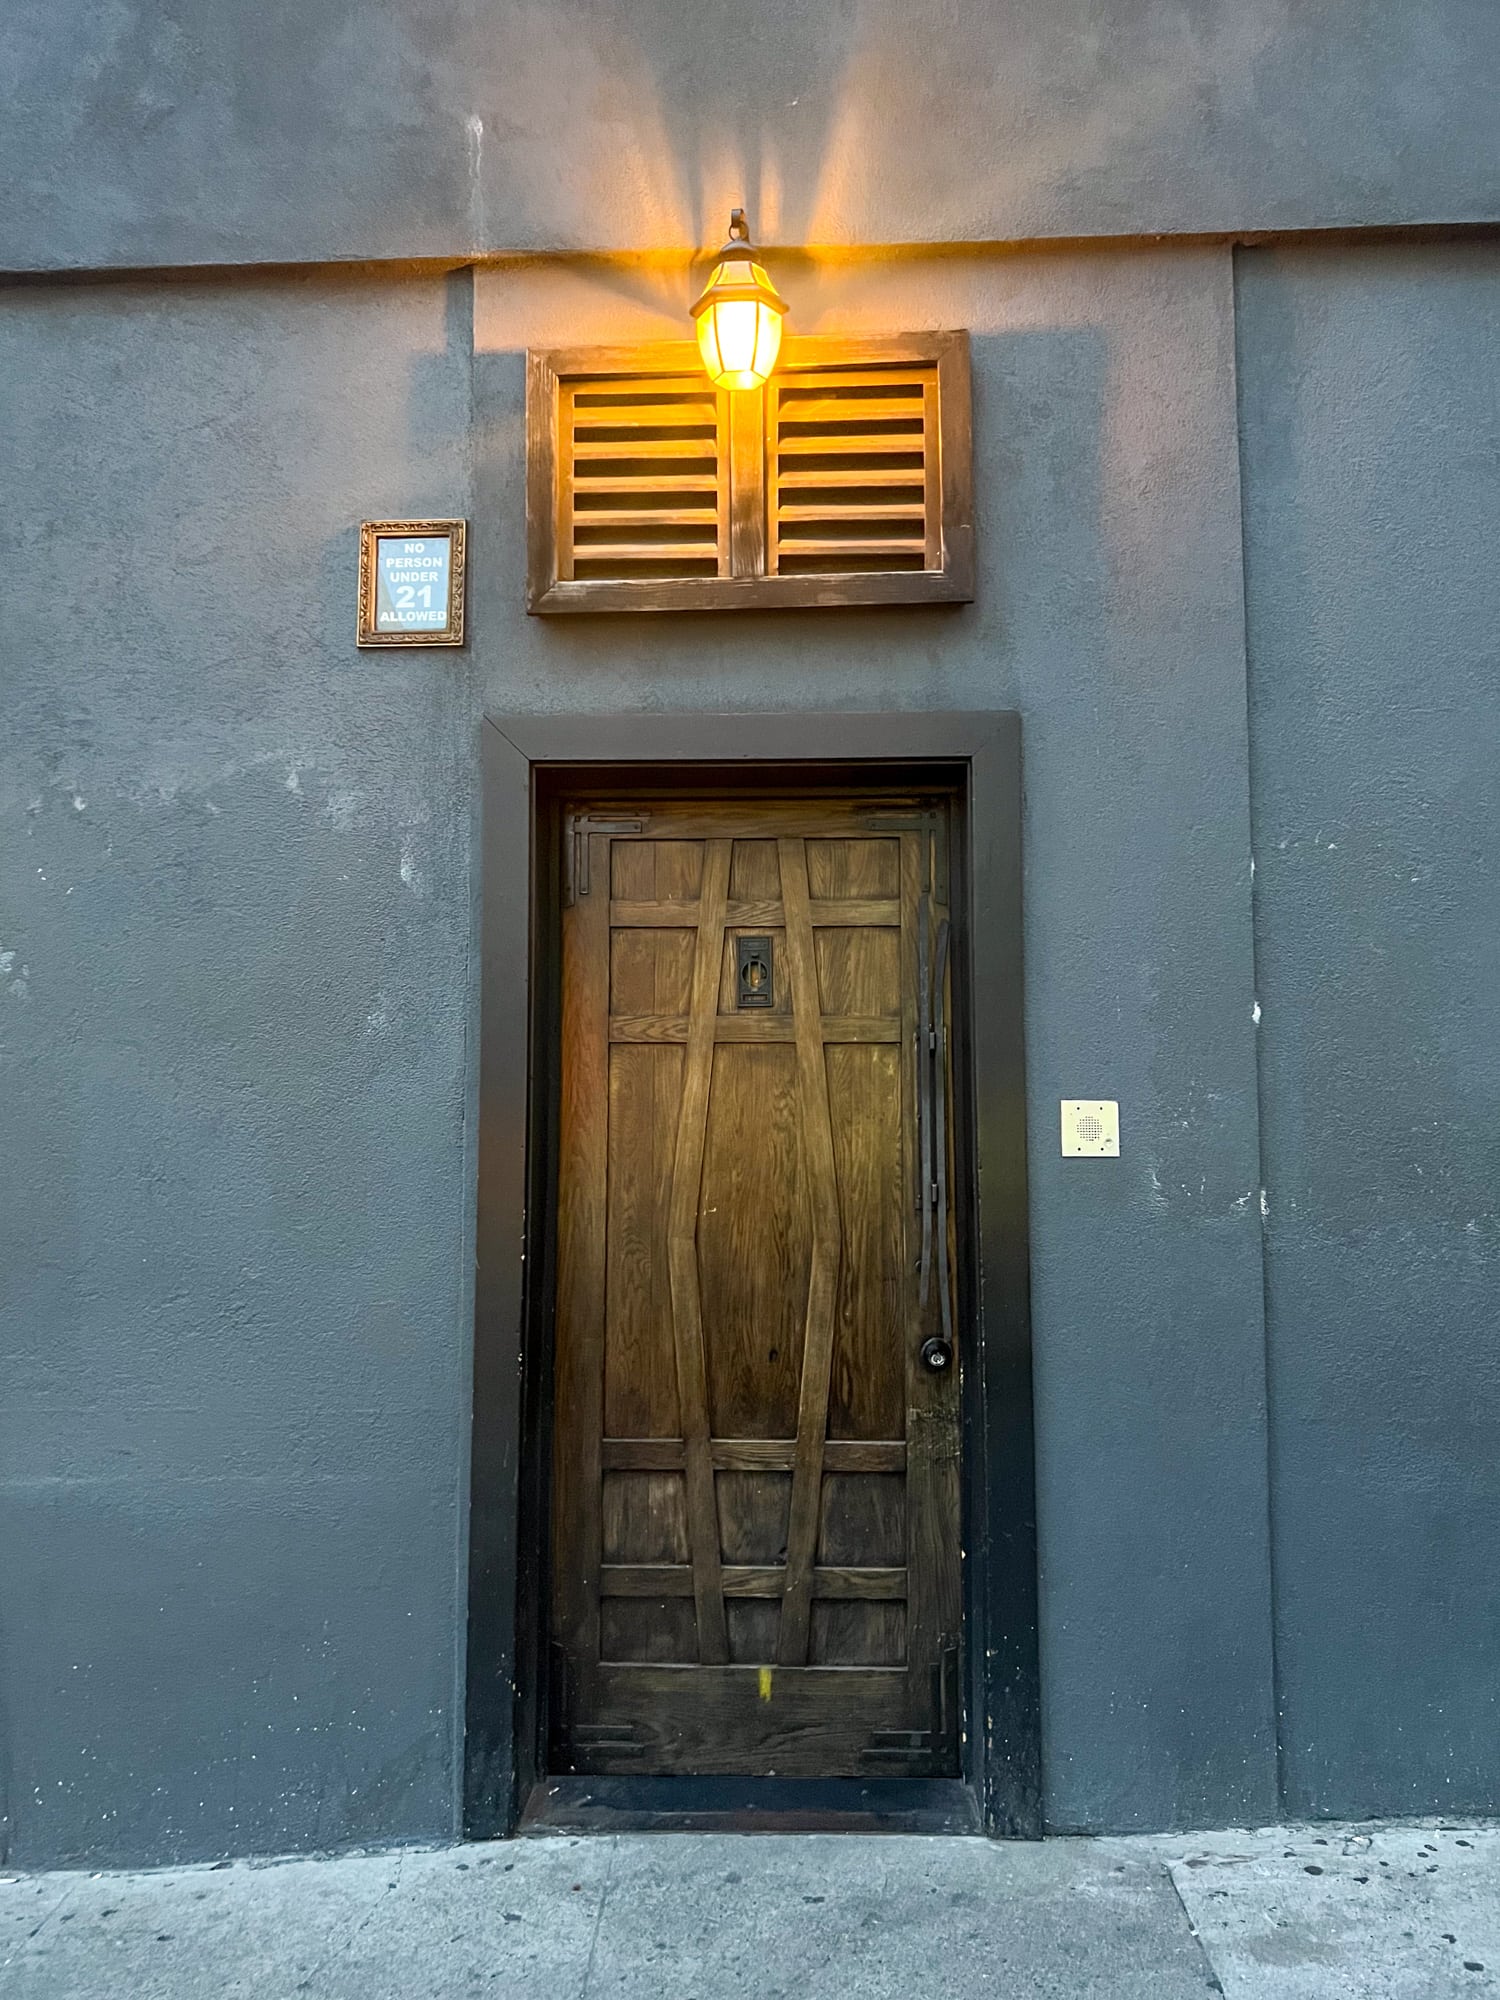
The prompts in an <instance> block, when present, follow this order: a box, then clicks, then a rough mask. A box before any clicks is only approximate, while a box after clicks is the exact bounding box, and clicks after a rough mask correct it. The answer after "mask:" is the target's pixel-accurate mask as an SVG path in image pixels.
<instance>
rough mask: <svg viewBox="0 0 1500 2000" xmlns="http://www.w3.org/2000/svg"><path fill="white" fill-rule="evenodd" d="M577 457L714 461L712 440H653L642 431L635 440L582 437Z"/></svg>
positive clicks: (576, 444)
mask: <svg viewBox="0 0 1500 2000" xmlns="http://www.w3.org/2000/svg"><path fill="white" fill-rule="evenodd" d="M572 449H573V456H574V458H579V459H587V458H712V457H713V456H714V441H713V439H712V438H678V437H654V436H652V435H651V433H649V432H645V431H643V432H642V433H641V435H640V436H639V437H633V438H602V439H601V438H579V439H576V440H575V441H574V444H573V448H572Z"/></svg>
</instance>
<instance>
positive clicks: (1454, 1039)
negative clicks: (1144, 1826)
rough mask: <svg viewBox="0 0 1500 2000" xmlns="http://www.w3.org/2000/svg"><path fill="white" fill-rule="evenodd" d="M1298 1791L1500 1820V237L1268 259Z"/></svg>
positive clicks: (1267, 432) (1264, 916)
mask: <svg viewBox="0 0 1500 2000" xmlns="http://www.w3.org/2000/svg"><path fill="white" fill-rule="evenodd" d="M1239 302H1240V362H1241V390H1242V414H1243V429H1244V441H1245V467H1246V481H1245V491H1246V557H1247V577H1248V599H1249V614H1250V617H1249V635H1250V643H1249V655H1250V669H1251V671H1250V686H1251V694H1252V708H1251V713H1252V727H1253V746H1254V758H1253V769H1254V775H1255V850H1256V861H1257V872H1256V940H1257V956H1258V965H1259V990H1260V999H1261V1004H1262V1007H1263V1009H1264V1019H1263V1022H1262V1028H1261V1041H1262V1074H1263V1098H1264V1144H1265V1163H1266V1169H1265V1170H1266V1183H1267V1188H1268V1199H1269V1207H1270V1217H1269V1223H1268V1229H1267V1251H1266V1276H1267V1290H1268V1306H1269V1332H1270V1356H1271V1390H1272V1412H1273V1419H1274V1425H1273V1458H1272V1463H1273V1470H1274V1487H1273V1491H1274V1500H1275V1547H1276V1578H1277V1647H1278V1658H1279V1663H1280V1671H1281V1694H1282V1714H1283V1736H1284V1759H1285V1774H1286V1787H1287V1803H1288V1806H1289V1808H1290V1809H1291V1810H1292V1811H1294V1812H1312V1813H1345V1814H1361V1813H1367V1812H1455V1811H1460V1812H1461V1811H1491V1812H1492V1811H1494V1810H1495V1809H1496V1805H1497V1803H1500V1585H1497V1580H1496V1579H1497V1564H1496V1551H1497V1549H1500V1343H1497V1340H1496V1330H1497V1328H1500V886H1497V885H1500V565H1497V550H1500V402H1497V395H1496V382H1497V374H1496V366H1497V356H1500V248H1497V247H1496V246H1495V245H1493V244H1491V245H1488V246H1480V245H1474V246H1467V247H1465V246H1451V245H1450V246H1447V247H1432V248H1408V249H1404V250H1396V249H1391V248H1387V249H1380V250H1357V249H1356V250H1348V251H1341V252H1322V253H1312V252H1309V251H1287V250H1275V251H1273V250H1269V249H1265V250H1255V251H1250V252H1246V253H1245V254H1244V255H1243V257H1242V259H1241V261H1240V286H1239Z"/></svg>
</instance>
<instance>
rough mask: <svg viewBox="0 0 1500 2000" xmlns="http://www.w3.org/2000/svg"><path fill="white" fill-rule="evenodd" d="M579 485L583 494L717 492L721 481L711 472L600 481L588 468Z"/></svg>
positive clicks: (661, 473)
mask: <svg viewBox="0 0 1500 2000" xmlns="http://www.w3.org/2000/svg"><path fill="white" fill-rule="evenodd" d="M575 484H576V486H577V490H578V491H579V492H580V493H714V492H717V490H718V485H719V482H718V480H717V479H716V478H715V477H714V475H713V474H712V473H711V472H642V473H638V474H637V475H636V477H635V478H634V479H622V478H619V477H617V476H616V475H615V474H613V473H611V474H610V475H609V476H608V477H607V478H599V477H598V476H597V475H594V474H591V473H590V472H588V470H587V469H584V470H581V471H580V472H579V475H578V478H577V480H576V482H575Z"/></svg>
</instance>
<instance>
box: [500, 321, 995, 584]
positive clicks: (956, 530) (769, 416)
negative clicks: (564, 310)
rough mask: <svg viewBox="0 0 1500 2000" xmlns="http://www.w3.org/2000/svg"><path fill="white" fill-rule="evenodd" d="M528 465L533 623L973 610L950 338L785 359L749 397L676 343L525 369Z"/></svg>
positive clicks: (587, 354)
mask: <svg viewBox="0 0 1500 2000" xmlns="http://www.w3.org/2000/svg"><path fill="white" fill-rule="evenodd" d="M527 458H528V474H527V476H528V487H527V523H528V541H529V562H528V593H527V605H528V609H530V610H532V611H541V612H555V611H632V610H639V611H670V610H714V609H732V608H738V607H744V608H763V607H768V606H772V605H824V604H890V603H932V602H938V601H948V602H952V601H957V600H963V599H966V598H968V597H970V596H972V594H973V530H972V491H971V488H972V476H971V470H970V441H969V373H968V342H967V337H966V336H965V335H963V334H960V333H939V334H912V335H905V336H900V337H897V338H893V339H885V340H862V341H857V342H848V341H840V340H835V339H823V338H813V339H806V338H803V339H796V340H789V341H788V342H787V343H786V345H785V348H784V351H783V361H782V365H781V367H780V368H779V369H778V371H777V373H776V374H775V375H774V376H773V377H772V379H771V381H770V383H769V384H768V385H767V387H766V388H765V390H763V391H759V392H735V393H726V392H723V391H715V390H714V389H713V388H712V387H711V385H710V384H709V383H708V381H707V379H706V378H705V376H704V374H703V372H702V369H701V367H700V366H699V365H698V361H697V350H696V348H695V347H693V346H691V345H690V344H689V343H686V342H672V343H670V344H662V345H659V346H655V347H650V348H639V349H575V350H570V351H567V352H562V353H550V354H532V355H531V356H530V357H529V372H528V379H527Z"/></svg>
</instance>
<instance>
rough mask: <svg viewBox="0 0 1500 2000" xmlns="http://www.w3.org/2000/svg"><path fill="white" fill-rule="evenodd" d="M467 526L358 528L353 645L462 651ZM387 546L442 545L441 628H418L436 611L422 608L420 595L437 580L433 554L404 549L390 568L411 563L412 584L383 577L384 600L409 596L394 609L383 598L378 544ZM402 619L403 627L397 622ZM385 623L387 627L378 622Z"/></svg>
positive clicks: (373, 524) (374, 524) (375, 524)
mask: <svg viewBox="0 0 1500 2000" xmlns="http://www.w3.org/2000/svg"><path fill="white" fill-rule="evenodd" d="M468 525H469V524H468V522H467V521H361V522H360V525H359V624H358V632H357V638H356V643H357V644H359V645H361V646H461V645H462V644H463V643H464V584H465V573H466V569H467V564H466V561H465V555H466V550H465V541H466V539H467V534H468ZM385 541H395V542H400V541H405V542H413V543H418V544H420V543H424V542H433V541H446V543H447V545H448V547H447V557H446V561H445V563H444V565H443V567H444V570H445V573H446V577H447V585H448V596H447V602H446V604H445V605H444V607H443V615H444V616H443V623H442V625H440V626H439V625H434V624H430V623H422V622H419V621H421V620H422V619H423V618H424V617H426V618H430V617H431V616H432V614H433V612H434V610H435V607H434V606H433V605H432V604H431V603H428V604H425V605H424V604H421V603H419V602H418V601H417V600H418V599H419V597H420V595H421V593H422V591H423V590H424V589H426V590H427V591H429V592H430V591H431V589H432V584H433V582H434V580H435V578H434V574H433V572H435V569H436V563H437V552H436V551H435V550H431V549H424V548H420V547H419V548H417V549H410V550H403V551H400V552H399V553H396V554H394V555H393V557H392V559H391V560H392V563H393V564H394V563H400V562H410V563H411V564H412V565H413V570H412V576H411V579H410V580H409V581H408V580H401V581H398V582H395V583H392V582H391V581H390V579H389V578H386V579H385V581H386V583H387V596H388V598H392V599H393V598H394V597H395V596H396V595H397V594H398V593H399V592H401V591H404V592H406V593H407V601H406V602H405V603H404V604H397V603H395V602H391V601H383V599H382V591H381V585H382V573H381V551H380V544H381V543H382V542H385ZM398 619H404V620H406V621H407V622H406V623H405V624H404V625H401V624H398V623H396V622H395V621H396V620H398ZM382 621H386V622H384V623H383V622H382Z"/></svg>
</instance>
